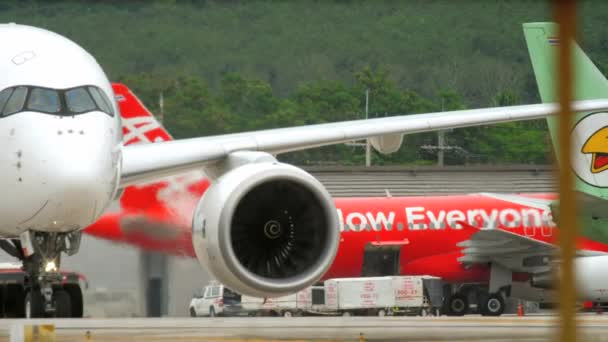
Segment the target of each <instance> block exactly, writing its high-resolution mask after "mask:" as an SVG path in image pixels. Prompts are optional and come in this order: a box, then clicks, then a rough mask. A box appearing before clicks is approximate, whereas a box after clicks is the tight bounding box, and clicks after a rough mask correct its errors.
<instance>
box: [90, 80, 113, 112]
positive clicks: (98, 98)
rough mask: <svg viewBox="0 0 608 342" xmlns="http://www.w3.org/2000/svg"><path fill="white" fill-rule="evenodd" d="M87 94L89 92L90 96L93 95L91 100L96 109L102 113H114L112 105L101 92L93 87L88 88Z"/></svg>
mask: <svg viewBox="0 0 608 342" xmlns="http://www.w3.org/2000/svg"><path fill="white" fill-rule="evenodd" d="M89 92H91V95H93V99H94V100H95V103H96V104H97V107H99V108H101V110H102V111H104V112H106V113H108V114H110V115H113V113H114V111H113V110H112V105H111V104H110V101H109V100H108V98H107V97H106V96H105V95H104V93H103V91H102V90H99V89H97V88H95V87H89Z"/></svg>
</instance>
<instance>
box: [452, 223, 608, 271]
mask: <svg viewBox="0 0 608 342" xmlns="http://www.w3.org/2000/svg"><path fill="white" fill-rule="evenodd" d="M466 229H476V230H477V232H476V233H475V234H473V236H472V237H471V238H470V239H469V240H465V241H462V242H460V243H459V244H458V246H459V247H461V248H462V253H463V254H464V255H463V256H462V257H460V258H459V259H458V261H459V262H461V263H463V264H480V263H489V262H495V263H498V264H501V265H503V266H505V267H507V268H509V269H511V270H513V271H521V272H530V273H535V272H541V271H544V270H546V269H547V268H548V267H550V266H551V265H550V264H551V262H552V261H557V260H558V259H557V251H558V247H557V246H556V245H553V244H551V243H547V242H544V241H540V240H537V239H533V238H531V237H527V236H523V235H520V234H516V233H513V232H510V231H508V230H507V229H498V228H496V229H483V230H482V229H478V228H474V227H471V226H467V227H466ZM604 254H605V253H603V252H596V251H586V250H579V251H577V256H594V255H604Z"/></svg>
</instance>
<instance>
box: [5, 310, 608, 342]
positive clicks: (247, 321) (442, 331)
mask: <svg viewBox="0 0 608 342" xmlns="http://www.w3.org/2000/svg"><path fill="white" fill-rule="evenodd" d="M578 323H579V324H578V327H579V334H578V336H579V337H580V339H579V341H608V315H606V316H600V315H586V316H580V317H579V318H578ZM28 324H54V326H55V335H56V338H57V341H87V339H86V334H87V332H88V333H89V334H90V341H173V342H181V341H230V342H240V341H256V342H258V341H277V342H278V341H447V340H449V341H513V340H517V341H518V342H519V341H554V340H556V339H557V335H556V334H557V331H558V330H557V327H558V326H559V321H558V319H557V317H555V316H526V317H497V318H488V317H480V316H466V317H459V318H453V317H292V318H283V317H277V318H267V317H260V318H257V317H255V318H121V319H56V320H10V319H9V320H0V341H9V336H10V332H11V329H13V330H14V331H18V330H19V329H23V328H22V326H23V325H28Z"/></svg>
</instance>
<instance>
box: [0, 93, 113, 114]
mask: <svg viewBox="0 0 608 342" xmlns="http://www.w3.org/2000/svg"><path fill="white" fill-rule="evenodd" d="M26 101H27V105H26ZM22 111H30V112H40V113H46V114H56V115H61V116H74V115H78V114H84V113H88V112H93V111H99V112H104V113H106V114H108V115H110V116H114V110H113V109H112V103H111V102H110V100H108V97H107V96H106V95H105V93H104V92H103V91H102V90H101V89H99V88H97V87H94V86H82V87H76V88H70V89H51V88H41V87H36V86H17V87H12V88H7V89H4V90H2V91H0V118H1V117H3V116H7V115H12V114H16V113H19V112H22Z"/></svg>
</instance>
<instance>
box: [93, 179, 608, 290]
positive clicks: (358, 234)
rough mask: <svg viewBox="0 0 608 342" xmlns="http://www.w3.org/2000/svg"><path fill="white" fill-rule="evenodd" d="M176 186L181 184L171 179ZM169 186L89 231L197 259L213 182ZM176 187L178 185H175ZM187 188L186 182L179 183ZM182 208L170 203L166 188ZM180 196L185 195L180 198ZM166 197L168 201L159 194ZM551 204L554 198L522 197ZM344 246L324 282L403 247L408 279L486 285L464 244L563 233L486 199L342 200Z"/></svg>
mask: <svg viewBox="0 0 608 342" xmlns="http://www.w3.org/2000/svg"><path fill="white" fill-rule="evenodd" d="M173 181H175V180H173ZM170 183H171V181H170V182H163V183H158V184H154V185H148V186H144V187H139V188H135V187H130V188H128V189H127V190H126V191H125V193H124V195H123V197H122V199H121V206H122V210H121V211H119V212H114V213H108V214H106V215H104V216H103V217H102V218H101V219H100V220H99V221H98V222H97V223H95V224H94V225H92V226H90V227H89V228H87V229H86V230H85V232H86V233H88V234H91V235H94V236H98V237H101V238H104V239H109V240H113V241H118V242H124V243H129V244H133V245H136V246H139V247H140V248H142V249H145V250H151V251H158V252H163V253H167V254H172V255H180V256H186V257H194V256H195V255H194V249H193V246H192V239H191V230H190V222H191V218H192V215H193V211H194V207H195V205H196V203H197V201H198V199H199V198H200V196H202V194H203V193H204V191H205V190H206V188H207V186H208V182H207V181H198V182H191V184H190V185H187V184H186V186H182V187H175V184H174V185H173V186H171V185H170ZM176 184H180V182H179V181H177V183H176ZM181 184H184V183H181ZM170 188H173V189H177V190H176V191H177V193H174V194H173V195H174V196H175V197H173V198H175V199H177V198H180V200H179V204H177V205H176V203H175V202H172V201H170V200H169V199H170V198H172V197H171V195H170V194H169V191H168V189H170ZM179 191H182V192H183V191H187V195H186V196H183V195H182V196H180V195H179V193H178V192H179ZM161 194H162V195H161ZM520 196H525V197H532V198H541V199H547V200H552V199H555V198H556V196H555V195H554V194H527V195H520ZM335 203H336V207H337V208H338V214H339V217H340V230H341V238H340V247H339V249H338V254H337V256H336V258H335V260H334V263H333V265H332V267H331V268H330V270H329V271H328V272H327V274H326V275H325V277H324V278H335V277H356V276H361V275H362V272H363V264H364V254H365V250H366V247H367V248H368V249H369V248H370V247H379V246H385V247H389V246H392V247H393V248H397V249H400V253H399V258H400V260H399V269H400V273H401V274H404V275H433V276H438V277H441V278H443V279H444V280H445V281H449V282H463V283H467V282H484V281H487V279H488V270H489V268H488V267H487V265H483V264H480V265H476V266H473V267H471V266H468V267H465V266H463V265H462V264H461V263H460V262H459V261H458V258H459V257H461V256H462V255H463V254H462V252H461V248H460V247H459V246H458V243H460V242H462V241H465V240H468V239H470V238H471V236H472V235H473V234H474V233H475V232H477V231H478V229H479V228H484V227H485V228H489V227H490V228H498V229H505V230H509V231H510V232H513V233H516V234H520V235H523V236H527V237H529V238H533V239H537V240H541V241H544V242H549V243H552V242H553V241H554V240H555V238H556V236H555V233H556V232H557V230H556V229H554V228H555V227H554V223H553V221H552V218H551V212H550V210H549V208H546V209H544V210H543V209H539V208H533V207H528V206H525V205H522V204H518V203H512V202H510V201H506V200H503V199H498V198H495V197H492V196H486V195H483V194H473V195H458V196H434V197H395V198H337V199H335ZM578 244H579V245H578V247H579V248H581V249H588V250H597V251H608V246H606V245H603V244H599V243H595V242H593V241H588V240H580V241H578Z"/></svg>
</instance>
